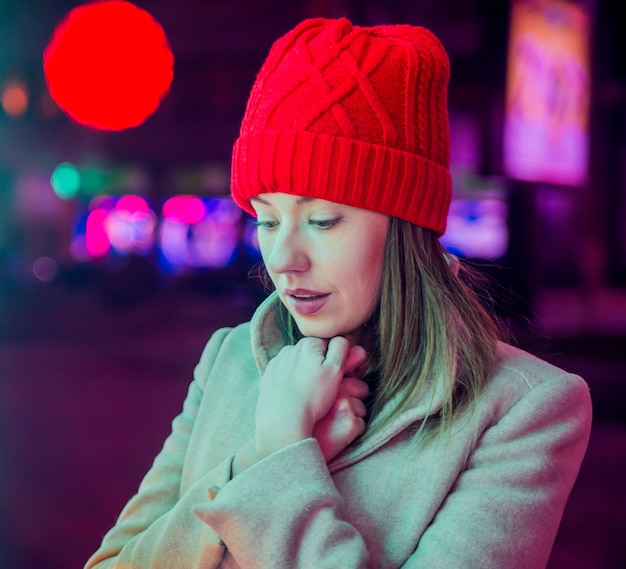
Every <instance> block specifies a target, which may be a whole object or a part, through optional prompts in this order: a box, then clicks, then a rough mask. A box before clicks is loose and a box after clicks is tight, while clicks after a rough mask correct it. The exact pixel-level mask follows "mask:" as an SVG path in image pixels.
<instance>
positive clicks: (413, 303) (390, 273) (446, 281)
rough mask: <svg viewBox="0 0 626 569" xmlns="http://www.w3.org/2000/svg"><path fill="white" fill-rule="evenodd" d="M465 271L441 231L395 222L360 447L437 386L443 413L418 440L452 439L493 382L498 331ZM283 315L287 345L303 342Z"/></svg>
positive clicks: (374, 324)
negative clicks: (445, 434) (438, 436)
mask: <svg viewBox="0 0 626 569" xmlns="http://www.w3.org/2000/svg"><path fill="white" fill-rule="evenodd" d="M457 264H458V263H454V266H453V265H452V264H451V263H450V257H449V256H447V254H446V252H445V250H444V248H443V246H442V245H441V244H440V242H439V240H438V238H437V235H436V234H435V233H434V232H433V231H430V230H428V229H423V228H421V227H418V226H416V225H413V224H411V223H409V222H406V221H403V220H400V219H398V218H395V217H391V218H390V220H389V229H388V233H387V242H386V250H385V257H384V262H383V271H382V281H381V290H380V301H379V304H378V307H377V309H376V311H375V314H374V315H373V317H372V318H370V320H369V321H368V323H367V328H368V330H369V331H370V334H371V337H370V340H371V342H370V345H371V346H373V349H372V350H371V353H370V360H369V363H368V370H367V372H366V374H365V379H367V380H369V382H370V384H371V387H370V389H371V393H370V396H368V400H367V405H368V409H369V412H368V428H367V430H366V432H365V433H364V434H363V435H362V436H361V437H360V439H359V440H364V439H367V438H369V437H371V436H372V435H373V434H374V433H376V432H378V431H380V430H381V429H383V428H384V427H385V426H386V425H387V424H389V423H390V422H391V421H393V420H394V418H395V417H396V416H397V415H398V414H399V413H401V412H402V411H403V410H404V409H405V408H407V407H408V406H409V405H410V404H411V403H412V402H413V401H415V400H416V398H419V397H420V396H423V395H424V394H425V393H426V392H427V390H428V389H429V388H430V387H433V386H434V384H435V383H436V382H439V385H438V388H439V389H443V403H442V406H441V408H440V410H439V411H438V412H437V413H433V415H432V416H431V417H430V418H428V420H425V421H423V422H422V423H421V425H420V429H419V431H418V433H420V434H421V433H422V431H423V433H424V434H426V435H427V438H429V437H430V436H431V435H432V434H434V433H435V432H440V431H444V432H450V430H451V428H452V426H453V424H454V421H455V419H456V417H457V416H458V415H459V414H460V413H462V412H463V411H464V410H465V409H467V407H468V406H469V405H470V403H471V402H472V401H473V400H474V399H475V397H476V396H477V395H478V393H480V391H481V390H482V388H483V386H484V385H485V384H486V383H487V382H488V381H489V378H490V377H491V375H492V373H493V369H494V365H495V358H496V341H497V339H498V330H497V325H496V324H495V322H494V320H493V319H492V318H491V316H490V315H489V313H488V312H487V310H486V309H485V308H484V307H483V305H482V304H481V302H480V301H479V299H478V297H477V296H476V294H475V292H474V291H473V289H472V288H471V287H470V285H469V284H468V282H471V281H473V280H474V279H475V278H477V277H478V278H480V277H479V276H478V275H477V274H476V273H475V272H474V271H472V270H470V269H468V268H466V267H464V266H462V265H461V266H456V265H457ZM456 269H459V270H458V271H457V270H456ZM277 316H278V318H277V322H278V325H279V327H280V328H281V330H282V332H283V335H284V337H285V340H286V342H288V343H296V342H297V341H298V340H299V339H300V338H302V335H301V334H300V332H299V330H298V328H297V325H296V324H295V321H294V320H293V318H292V317H291V315H290V314H289V312H288V311H287V309H286V308H285V307H284V306H283V304H282V303H279V307H278V314H277ZM372 388H373V389H372ZM392 400H393V404H392V405H388V404H389V403H390V401H392ZM424 440H426V439H424Z"/></svg>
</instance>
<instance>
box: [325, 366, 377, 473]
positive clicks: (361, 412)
mask: <svg viewBox="0 0 626 569" xmlns="http://www.w3.org/2000/svg"><path fill="white" fill-rule="evenodd" d="M367 393H368V387H367V383H365V382H364V381H361V380H360V379H358V378H356V377H353V376H347V377H344V378H343V380H342V382H341V386H340V387H339V393H338V395H337V399H335V403H333V406H332V407H331V408H330V411H328V413H326V415H325V416H324V417H322V419H320V420H319V421H318V422H317V423H316V424H315V427H314V428H313V436H314V437H315V438H316V439H317V442H318V443H319V445H320V449H321V450H322V454H323V455H324V458H325V459H326V462H330V461H331V460H332V459H333V458H335V456H337V455H338V454H339V453H340V452H341V451H342V450H343V449H344V448H346V447H347V446H348V445H349V444H350V443H351V442H352V441H353V440H354V439H356V438H357V437H358V436H359V435H362V434H363V433H364V432H365V427H366V425H365V415H366V414H367V410H366V408H365V404H364V403H363V401H362V399H363V398H364V397H365V396H366V395H367Z"/></svg>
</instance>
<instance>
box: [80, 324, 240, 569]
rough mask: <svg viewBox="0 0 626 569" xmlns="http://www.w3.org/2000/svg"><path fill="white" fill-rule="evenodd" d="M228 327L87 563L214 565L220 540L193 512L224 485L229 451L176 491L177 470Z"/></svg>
mask: <svg viewBox="0 0 626 569" xmlns="http://www.w3.org/2000/svg"><path fill="white" fill-rule="evenodd" d="M228 331H229V329H228V328H224V329H221V330H218V331H217V332H216V333H215V334H214V335H213V336H212V337H211V339H210V340H209V342H208V344H207V346H206V348H205V350H204V352H203V354H202V357H201V359H200V362H199V363H198V366H197V367H196V370H195V372H194V381H192V383H191V385H190V387H189V390H188V393H187V396H186V398H185V401H184V404H183V409H182V412H181V414H180V415H178V416H177V417H176V418H175V419H174V421H173V422H172V432H171V434H170V435H169V437H168V438H167V439H166V441H165V443H164V445H163V448H162V450H161V452H160V453H159V455H158V456H157V457H156V459H155V460H154V463H153V465H152V467H151V469H150V470H149V471H148V473H147V474H146V476H145V477H144V479H143V481H142V482H141V485H140V487H139V490H138V492H137V494H136V495H135V496H134V497H133V498H132V499H131V500H130V501H129V502H128V504H127V505H126V506H125V508H124V509H123V510H122V513H121V514H120V516H119V519H118V520H117V523H116V524H115V526H114V527H113V528H112V529H111V530H110V531H109V532H108V533H107V534H106V536H105V537H104V540H103V542H102V545H101V546H100V548H99V549H98V551H96V553H94V555H93V556H92V557H91V558H90V559H89V560H88V562H87V564H86V565H85V569H113V568H122V567H123V568H124V569H140V568H141V569H145V568H146V567H150V568H151V569H159V568H162V569H177V568H181V569H182V568H183V567H184V568H187V569H191V568H194V567H202V568H203V569H210V568H212V567H217V566H218V565H219V563H220V561H221V559H222V555H223V549H224V546H223V543H222V541H221V540H220V538H219V537H218V536H217V534H216V533H215V532H214V531H213V530H212V529H211V528H210V527H209V526H207V525H206V524H203V523H202V522H200V520H198V518H197V517H196V516H194V514H193V513H192V509H193V507H194V506H195V505H196V504H197V503H199V502H203V501H206V498H207V492H208V490H209V488H215V487H217V488H219V487H221V486H223V485H224V484H225V483H226V482H227V481H228V480H229V478H230V476H231V463H232V457H230V458H228V459H226V460H225V461H224V462H223V463H222V464H219V465H218V466H216V467H215V468H214V469H213V470H212V471H210V472H207V473H206V475H205V476H204V477H202V478H201V479H200V480H199V481H198V482H196V483H195V484H194V485H193V486H192V487H191V488H190V489H189V490H188V491H187V492H185V494H183V495H180V483H181V472H182V466H183V461H184V459H185V454H186V452H187V446H188V443H189V438H190V436H191V432H192V430H193V427H194V422H195V419H196V416H197V412H198V407H199V405H200V401H201V399H202V395H203V391H204V388H205V385H204V383H206V378H207V377H208V376H209V372H210V369H211V366H212V364H213V362H214V361H215V358H216V356H217V353H218V351H219V349H220V347H221V345H222V342H223V341H224V338H225V337H226V335H227V333H228Z"/></svg>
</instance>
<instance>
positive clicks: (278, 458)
mask: <svg viewBox="0 0 626 569" xmlns="http://www.w3.org/2000/svg"><path fill="white" fill-rule="evenodd" d="M276 301H277V300H276V297H275V296H274V295H272V296H270V298H268V300H267V301H266V302H265V303H264V304H263V305H261V307H259V309H258V310H257V312H256V313H255V315H254V317H253V319H252V322H251V323H246V324H242V325H240V326H238V327H236V328H233V329H223V330H219V331H218V332H216V333H215V334H214V336H213V337H212V338H211V340H210V341H209V343H208V344H207V347H206V348H205V350H204V353H203V354H202V357H201V359H200V363H199V364H198V366H197V367H196V370H195V373H194V376H195V378H194V381H193V382H192V383H191V385H190V387H189V392H188V396H187V398H186V400H185V403H184V406H183V411H182V413H181V414H180V415H179V416H178V417H177V418H176V419H175V420H174V422H173V428H172V434H171V435H170V436H169V438H168V439H167V440H166V442H165V445H164V447H163V450H162V452H161V453H160V454H159V455H158V456H157V458H156V460H155V462H154V465H153V467H152V468H151V470H150V471H149V472H148V474H147V475H146V477H145V479H144V480H143V482H142V484H141V486H140V488H139V491H138V494H137V495H136V496H135V497H134V498H133V499H132V500H131V501H130V502H129V503H128V505H127V506H126V508H125V509H124V510H123V512H122V514H121V516H120V518H119V520H118V522H117V524H116V525H115V527H114V528H113V529H112V530H111V531H110V532H109V533H108V534H107V535H106V536H105V538H104V541H103V543H102V546H101V548H100V549H99V550H98V551H97V552H96V553H95V554H94V556H93V557H92V558H91V559H90V560H89V562H88V563H87V565H86V567H87V568H96V567H97V568H98V569H104V568H112V567H116V568H119V569H121V568H124V569H131V568H133V569H135V568H136V569H139V568H141V569H146V568H163V569H183V568H184V569H192V568H202V569H210V568H216V567H220V568H231V567H232V568H234V567H242V568H263V569H296V568H301V569H304V568H311V569H322V568H331V567H332V568H338V569H350V568H357V567H358V568H365V567H384V568H391V567H405V568H407V569H409V568H431V567H432V568H436V569H455V568H458V569H471V568H476V569H489V568H502V569H504V568H506V569H515V568H519V569H534V568H541V567H545V565H546V562H547V559H548V556H549V552H550V549H551V547H552V543H553V540H554V537H555V534H556V531H557V528H558V524H559V521H560V519H561V515H562V512H563V508H564V506H565V502H566V499H567V496H568V495H569V492H570V490H571V488H572V485H573V483H574V480H575V478H576V475H577V473H578V470H579V467H580V463H581V461H582V458H583V455H584V452H585V449H586V446H587V442H588V437H589V430H590V422H591V404H590V398H589V390H588V388H587V385H586V384H585V382H584V381H583V380H582V379H581V378H580V377H577V376H574V375H571V374H567V373H565V372H563V371H562V370H559V369H558V368H555V367H553V366H551V365H550V364H547V363H546V362H543V361H541V360H539V359H537V358H535V357H533V356H531V355H530V354H527V353H525V352H523V351H521V350H518V349H516V348H513V347H511V346H508V345H506V344H501V345H500V346H499V366H498V369H497V373H496V374H495V376H494V377H493V379H492V380H491V382H490V383H489V385H488V387H487V388H486V389H485V391H484V392H483V393H482V395H481V397H480V399H479V401H478V403H477V405H476V407H475V409H474V411H473V412H472V413H468V414H466V415H465V416H464V417H462V418H461V419H460V420H459V423H458V428H457V429H456V431H455V432H454V433H453V435H452V436H451V437H449V438H446V439H443V438H441V437H440V438H438V439H435V440H433V441H432V443H430V444H429V445H428V446H426V447H425V448H423V449H422V450H421V451H420V452H419V453H418V454H411V453H410V452H409V448H410V445H411V437H412V435H413V433H414V431H415V428H416V427H417V426H418V425H419V421H420V420H421V419H422V418H423V417H424V413H425V412H426V409H427V408H428V405H427V402H428V401H427V399H430V398H429V397H427V398H424V400H422V401H418V402H416V403H415V405H414V406H413V407H412V409H411V410H410V411H408V412H405V413H403V414H402V415H401V416H399V417H398V418H397V420H396V421H395V422H394V424H393V425H391V426H390V427H389V428H388V429H386V430H385V431H384V432H381V433H380V434H379V435H378V436H376V438H374V439H371V440H369V441H367V442H366V443H365V444H363V445H362V446H358V447H355V448H348V449H346V451H344V452H343V453H342V454H340V455H339V456H338V457H337V458H336V459H334V460H333V461H332V462H331V463H330V464H329V465H326V464H325V462H324V459H323V457H322V455H321V453H320V451H319V447H318V446H317V443H316V441H315V440H314V439H307V440H305V441H301V442H299V443H297V444H294V445H291V446H289V447H287V448H285V449H283V450H281V451H280V452H277V453H275V454H273V455H271V456H269V457H267V458H265V459H264V460H262V461H261V462H259V463H257V464H255V465H254V466H252V467H250V468H249V469H248V470H246V471H244V472H243V473H241V474H240V475H239V476H237V477H236V478H234V479H232V480H231V479H230V468H231V463H232V458H233V456H234V454H235V453H236V451H237V450H238V449H239V448H240V447H241V446H242V445H243V444H244V443H245V442H246V441H247V440H248V439H249V438H250V437H252V436H253V433H254V409H255V403H256V398H257V393H258V382H259V378H260V373H261V372H262V370H263V369H264V368H265V365H266V364H267V362H268V361H269V360H270V359H271V357H273V356H274V355H275V354H276V353H278V351H279V350H280V348H281V345H282V344H281V336H280V333H279V332H278V330H277V329H276V327H275V326H274V323H273V313H272V310H271V306H272V303H274V302H276ZM94 491H97V489H94Z"/></svg>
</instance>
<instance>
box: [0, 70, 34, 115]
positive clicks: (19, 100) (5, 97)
mask: <svg viewBox="0 0 626 569" xmlns="http://www.w3.org/2000/svg"><path fill="white" fill-rule="evenodd" d="M28 101H29V95H28V87H27V86H26V84H25V83H24V82H23V81H20V80H19V79H12V80H10V81H8V82H7V83H6V84H5V85H4V88H3V89H2V96H1V98H0V104H2V108H3V110H4V112H5V113H6V114H7V115H10V116H13V117H19V116H21V115H23V114H24V113H25V112H26V110H27V109H28Z"/></svg>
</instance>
